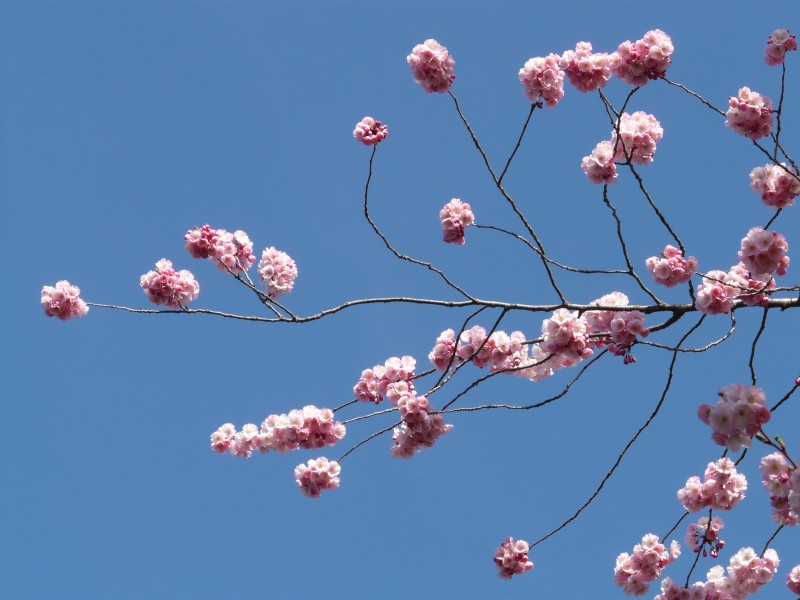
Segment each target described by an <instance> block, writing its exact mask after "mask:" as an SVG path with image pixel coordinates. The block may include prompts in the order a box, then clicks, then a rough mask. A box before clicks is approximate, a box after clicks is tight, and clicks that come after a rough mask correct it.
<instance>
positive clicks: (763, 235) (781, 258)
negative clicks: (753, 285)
mask: <svg viewBox="0 0 800 600" xmlns="http://www.w3.org/2000/svg"><path fill="white" fill-rule="evenodd" d="M788 250H789V243H788V242H787V241H786V238H785V237H783V236H782V235H781V234H780V233H777V232H775V231H764V230H763V229H761V227H753V228H752V229H750V231H748V232H747V235H746V236H745V237H744V238H743V239H742V249H741V250H740V251H739V260H741V261H742V264H743V265H744V266H745V268H746V269H747V270H748V271H750V273H752V274H753V275H755V276H756V277H758V276H759V275H772V274H773V273H776V274H778V275H786V269H787V267H788V266H789V257H788V256H786V252H788Z"/></svg>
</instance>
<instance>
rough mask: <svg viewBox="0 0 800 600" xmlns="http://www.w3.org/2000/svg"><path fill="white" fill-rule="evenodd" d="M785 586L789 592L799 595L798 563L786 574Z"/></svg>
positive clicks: (799, 567) (799, 571)
mask: <svg viewBox="0 0 800 600" xmlns="http://www.w3.org/2000/svg"><path fill="white" fill-rule="evenodd" d="M786 587H788V588H789V591H790V592H792V593H794V594H797V595H798V596H800V565H797V566H796V567H794V568H793V569H792V570H791V571H789V573H788V574H787V575H786Z"/></svg>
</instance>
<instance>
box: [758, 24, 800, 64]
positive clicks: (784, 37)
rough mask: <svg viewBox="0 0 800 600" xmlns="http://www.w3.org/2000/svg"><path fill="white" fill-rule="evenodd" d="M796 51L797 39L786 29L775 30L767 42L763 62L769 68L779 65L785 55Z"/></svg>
mask: <svg viewBox="0 0 800 600" xmlns="http://www.w3.org/2000/svg"><path fill="white" fill-rule="evenodd" d="M792 50H797V38H796V37H795V36H794V34H793V33H790V32H789V30H788V29H776V30H775V31H773V32H772V34H771V35H770V36H769V39H768V40H767V48H766V51H765V52H766V54H765V56H764V62H765V63H767V64H768V65H770V66H773V67H774V66H775V65H781V64H783V60H784V59H785V58H786V53H787V52H790V51H792Z"/></svg>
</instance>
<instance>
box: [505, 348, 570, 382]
mask: <svg viewBox="0 0 800 600" xmlns="http://www.w3.org/2000/svg"><path fill="white" fill-rule="evenodd" d="M523 350H524V347H523ZM555 362H556V361H554V360H553V358H552V356H551V355H550V354H548V353H546V352H545V351H543V350H542V348H541V346H540V345H539V344H534V345H533V346H531V347H530V354H529V355H528V356H527V357H523V358H522V361H521V362H520V364H519V365H518V367H522V368H520V369H518V370H516V371H514V373H515V374H516V375H518V376H519V377H525V378H526V379H530V380H531V381H541V380H542V379H544V378H546V377H550V376H551V375H552V374H553V368H554V367H556V368H560V365H559V366H557V365H556V364H555Z"/></svg>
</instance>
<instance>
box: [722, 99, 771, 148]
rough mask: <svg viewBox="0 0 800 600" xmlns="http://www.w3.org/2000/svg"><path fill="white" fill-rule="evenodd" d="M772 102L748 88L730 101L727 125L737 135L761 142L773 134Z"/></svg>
mask: <svg viewBox="0 0 800 600" xmlns="http://www.w3.org/2000/svg"><path fill="white" fill-rule="evenodd" d="M772 121H773V118H772V100H770V99H769V98H767V97H766V96H762V95H761V94H759V93H758V92H753V91H751V90H750V88H748V87H743V88H741V89H740V90H739V94H738V95H737V96H736V97H731V98H730V99H729V100H728V112H727V113H725V124H726V125H727V126H728V127H730V128H731V129H733V131H735V132H736V133H739V134H741V135H744V136H747V137H749V138H750V139H751V140H759V139H761V138H762V137H764V136H767V135H769V134H770V133H771V132H772Z"/></svg>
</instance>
